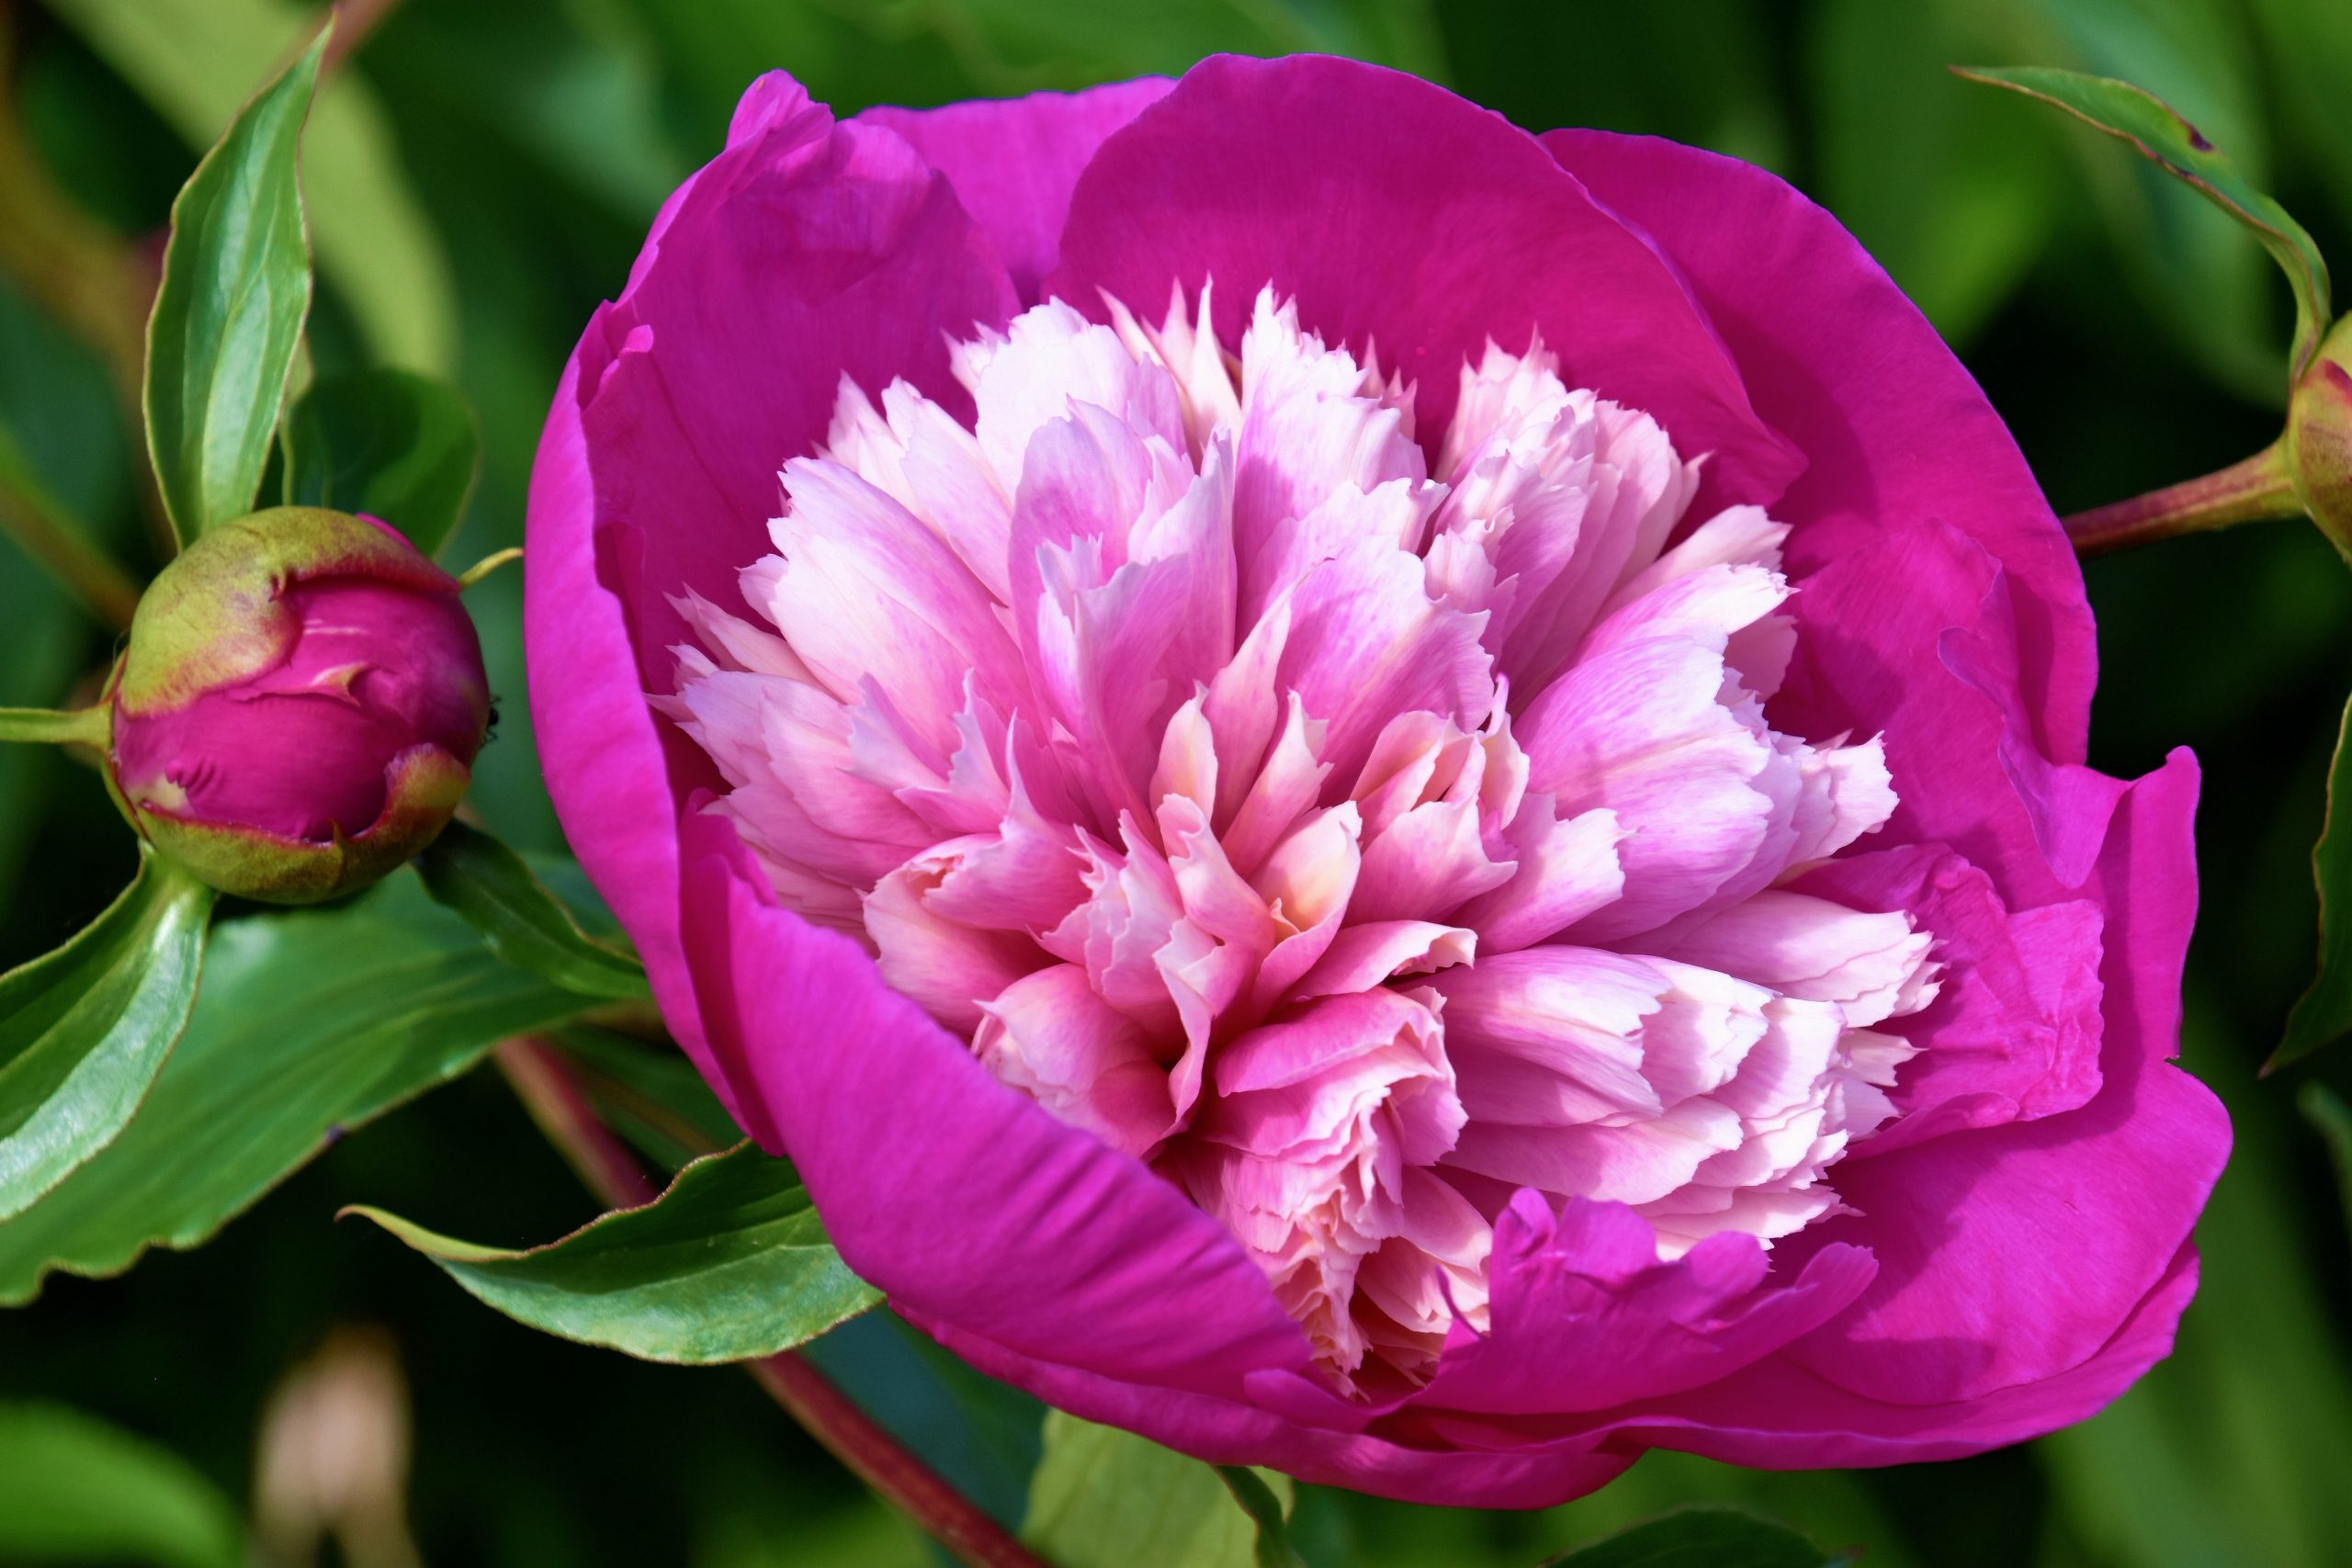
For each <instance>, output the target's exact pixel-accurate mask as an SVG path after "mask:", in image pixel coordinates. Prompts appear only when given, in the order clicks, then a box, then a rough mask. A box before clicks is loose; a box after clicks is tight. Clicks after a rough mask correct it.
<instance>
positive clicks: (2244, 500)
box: [2066, 442, 2303, 556]
mask: <svg viewBox="0 0 2352 1568" xmlns="http://www.w3.org/2000/svg"><path fill="white" fill-rule="evenodd" d="M2302 510H2303V504H2302V502H2301V500H2300V499H2299V498H2298V497H2297V496H2296V494H2295V479H2294V475H2293V474H2292V473H2291V472H2290V471H2289V469H2288V467H2287V454H2286V448H2285V446H2284V444H2283V443H2280V442H2274V443H2272V444H2271V445H2270V446H2266V447H2264V448H2263V449H2262V450H2261V451H2259V452H2256V454H2255V455H2254V456H2253V457H2248V458H2247V459H2246V460H2245V461H2244V462H2242V463H2233V464H2231V465H2230V466H2229V467H2228V468H2223V469H2222V470H2221V471H2220V472H2219V473H2211V474H2207V475H2206V476H2205V477H2204V478H2202V479H2188V480H2185V481H2184V482H2182V483H2180V484H2177V485H2167V486H2165V488H2164V489H2163V490H2152V491H2149V492H2148V493H2147V494H2145V495H2135V496H2133V497H2132V498H2131V500H2129V501H2119V502H2114V503H2113V504H2112V505H2109V506H2099V507H2094V508H2092V509H2091V510H2090V511H2088V512H2077V513H2075V514H2074V515H2073V516H2071V517H2069V518H2067V519H2066V537H2067V538H2069V539H2071V540H2073V541H2074V545H2075V553H2076V554H2077V555H2085V556H2098V555H2105V554H2107V553H2108V552H2109V551H2110V550H2121V549H2128V548H2130V547H2131V546H2133V545H2146V544H2153V543H2154V542H2155V541H2156V540H2158V539H2170V538H2176V537H2177V536H2180V535H2183V534H2199V533H2207V532H2210V531H2211V530H2212V529H2215V528H2228V527H2233V526H2234V525H2237V524H2240V523H2260V522H2264V521H2267V520H2268V519H2270V518H2274V517H2295V516H2300V515H2301V513H2302Z"/></svg>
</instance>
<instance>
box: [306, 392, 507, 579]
mask: <svg viewBox="0 0 2352 1568" xmlns="http://www.w3.org/2000/svg"><path fill="white" fill-rule="evenodd" d="M480 466H481V435H480V434H478V433H477V432H476V431H475V429H474V416H473V412H472V411H471V410H470V409H469V408H468V407H467V406H466V400H464V399H463V398H461V397H459V396H458V394H457V392H456V391H454V390H453V389H450V388H448V387H446V386H443V385H442V384H441V383H440V382H438V381H435V380H434V379H433V378H430V377H427V376H420V375H417V374H416V373H415V372H414V371H411V370H390V369H378V370H358V371H354V372H352V373H350V374H348V375H344V376H330V377H328V378H324V379H323V380H321V381H318V382H315V383H313V384H312V386H311V389H310V390H309V391H307V392H305V393H303V394H302V397H301V400H300V401H298V402H297V403H295V405H294V409H293V412H291V413H289V414H288V415H287V417H286V503H287V504H288V506H331V507H333V508H334V510H336V511H337V512H364V513H368V515H369V516H371V517H380V518H382V519H383V520H384V521H385V522H387V523H389V524H390V525H392V526H393V527H395V528H398V529H399V530H400V531H401V533H403V534H405V535H407V536H408V540H409V543H411V544H413V545H414V546H415V547H417V548H418V549H420V550H423V551H424V553H425V554H426V555H428V556H429V555H433V554H435V553H436V552H437V551H438V550H439V549H440V548H441V546H442V544H443V543H444V542H445V541H446V540H447V538H448V537H449V536H450V535H451V534H452V533H454V532H456V530H457V526H458V518H459V517H461V516H463V515H464V514H465V510H466V498H467V497H468V496H469V495H470V494H471V493H472V491H473V488H474V474H475V471H476V469H477V468H479V467H480Z"/></svg>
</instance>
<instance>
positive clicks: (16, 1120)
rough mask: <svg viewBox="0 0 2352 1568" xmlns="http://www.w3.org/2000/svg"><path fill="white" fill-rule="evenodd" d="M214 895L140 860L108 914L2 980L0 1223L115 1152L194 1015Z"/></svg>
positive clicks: (145, 856) (148, 855)
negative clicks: (111, 1148) (112, 1147)
mask: <svg viewBox="0 0 2352 1568" xmlns="http://www.w3.org/2000/svg"><path fill="white" fill-rule="evenodd" d="M212 897H213V895H212V889H210V888H209V887H207V886H204V885H203V884H202V883H200V882H198V881H196V880H195V879H193V878H192V877H190V876H188V875H187V874H186V873H185V872H181V871H178V870H176V869H175V868H174V867H172V866H171V865H170V864H168V863H165V862H163V861H160V860H158V859H156V858H155V856H154V855H153V853H152V852H147V851H144V850H142V851H141V854H140V859H139V874H138V875H137V877H135V878H134V879H133V880H132V882H131V884H130V886H129V887H127V888H125V889H124V890H123V893H122V896H121V897H119V898H117V899H116V900H115V901H114V902H113V904H111V905H109V906H108V907H107V911H106V913H104V914H102V915H100V916H99V917H98V918H97V919H96V921H94V922H92V923H91V924H90V925H89V926H88V927H86V928H85V929H84V930H83V931H81V932H80V933H79V934H77V935H76V936H75V937H74V939H73V940H72V941H71V942H67V943H66V944H65V945H64V946H63V947H61V948H59V949H58V950H57V951H56V952H54V953H44V954H42V955H41V956H40V957H39V958H36V959H34V960H33V961H32V962H31V963H29V964H25V965H23V966H22V967H20V968H17V969H12V970H10V971H9V972H8V973H7V974H6V975H0V1219H5V1218H6V1216H8V1215H10V1214H16V1213H22V1212H23V1211H24V1210H25V1209H26V1208H28V1207H29V1206H30V1205H31V1204H32V1203H34V1202H35V1201H38V1200H39V1199H40V1195H41V1194H42V1193H44V1192H47V1191H48V1190H50V1189H51V1188H53V1187H55V1186H56V1185H57V1184H58V1183H59V1182H61V1181H62V1180H64V1179H65V1178H66V1176H67V1174H68V1173H70V1172H71V1171H73V1170H74V1168H75V1167H77V1166H79V1165H81V1164H83V1163H84V1162H85V1161H86V1160H88V1159H89V1158H91V1156H94V1155H96V1153H97V1152H98V1151H99V1150H101V1149H103V1148H105V1147H106V1146H107V1145H108V1144H109V1143H111V1142H113V1140H114V1138H115V1136H116V1134H119V1133H120V1132H121V1131H122V1129H123V1125H124V1123H126V1122H129V1121H130V1117H131V1112H132V1111H136V1110H137V1109H138V1107H139V1101H140V1098H141V1096H142V1095H144V1094H145V1093H146V1092H147V1088H148V1085H150V1084H152V1083H153V1082H154V1080H155V1073H156V1069H158V1068H159V1067H161V1066H163V1065H164V1057H165V1056H166V1055H170V1053H171V1049H172V1043H173V1042H174V1041H175V1040H177V1039H178V1038H179V1037H180V1032H181V1031H182V1030H183V1029H185V1028H186V1027H187V1020H188V1010H189V1009H190V1008H192V1007H193V1006H194V1005H195V1003H196V975H197V969H198V965H199V964H202V962H203V959H204V927H205V919H206V917H207V916H208V915H209V914H210V912H211V909H212Z"/></svg>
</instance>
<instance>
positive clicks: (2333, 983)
mask: <svg viewBox="0 0 2352 1568" xmlns="http://www.w3.org/2000/svg"><path fill="white" fill-rule="evenodd" d="M2347 737H2352V702H2347V703H2346V705H2345V708H2344V717H2343V718H2342V719H2341V720H2340V721H2339V722H2338V723H2337V725H2336V730H2335V757H2334V759H2333V760H2332V761H2330V762H2329V763H2328V766H2327V817H2326V818H2325V820H2324V824H2323V825H2322V827H2321V828H2320V830H2319V842H2318V843H2317V844H2315V845H2313V846H2312V881H2314V882H2315V883H2317V884H2318V885H2319V972H2318V973H2317V974H2316V975H2314V976H2312V983H2311V987H2310V988H2309V989H2308V990H2306V991H2304V992H2303V994H2302V997H2301V999H2300V1000H2298V1001H2297V1002H2296V1003H2295V1010H2294V1011H2292V1012H2290V1013H2289V1014H2288V1015H2287V1037H2286V1038H2285V1039H2284V1040H2282V1041H2280V1042H2279V1043H2278V1049H2277V1050H2276V1051H2273V1052H2272V1053H2271V1054H2270V1060H2269V1061H2267V1062H2266V1063H2264V1064H2263V1066H2262V1070H2263V1072H2264V1073H2266V1074H2268V1073H2275V1072H2277V1071H2278V1069H2279V1068H2280V1067H2283V1066H2287V1065H2288V1064H2290V1063H2291V1062H2300V1061H2301V1060H2302V1059H2303V1058H2304V1057H2306V1056H2308V1055H2311V1054H2312V1052H2314V1051H2317V1050H2320V1049H2321V1048H2323V1047H2324V1046H2327V1045H2330V1044H2333V1043H2335V1041H2337V1040H2340V1039H2342V1038H2343V1037H2344V1036H2345V1035H2346V1033H2347V1032H2352V761H2347V760H2346V759H2347V753H2352V748H2347V747H2346V743H2345V742H2346V738H2347Z"/></svg>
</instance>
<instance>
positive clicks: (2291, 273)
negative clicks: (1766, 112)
mask: <svg viewBox="0 0 2352 1568" xmlns="http://www.w3.org/2000/svg"><path fill="white" fill-rule="evenodd" d="M1951 73H1952V74H1953V75H1955V76H1959V77H1961V78H1962V79H1963V80H1965V81H1970V82H1981V83H1984V84H1985V85H1987V86H1992V87H2001V88H2005V89H2007V91H2009V92H2012V93H2019V94H2022V95H2024V96H2027V97H2030V98H2039V99H2041V101H2042V102H2043V103H2046V104H2054V105H2056V106H2057V107H2060V108H2062V109H2064V110H2065V111H2066V112H2067V113H2068V114H2071V115H2073V116H2074V117H2075V118H2077V119H2080V120H2082V121H2084V122H2086V124H2089V125H2092V126H2095V127H2097V128H2098V130H2103V131H2105V132H2106V133H2107V134H2108V135H2109V136H2112V137H2115V138H2117V139H2118V140H2120V141H2128V142H2130V143H2131V145H2132V146H2133V147H2135V148H2137V149H2138V150H2139V151H2140V152H2141V153H2142V154H2143V156H2145V157H2147V158H2149V159H2151V160H2153V161H2154V163H2155V164H2157V166H2158V167H2160V168H2162V169H2163V170H2164V171H2165V173H2166V174H2168V175H2172V176H2173V177H2174V178H2176V179H2178V180H2181V181H2183V182H2185V183H2186V184H2188V185H2189V186H2193V187H2195V188H2196V190H2197V191H2198V192H2199V194H2201V195H2202V196H2204V197H2205V198H2206V199H2207V200H2209V201H2211V202H2212V203H2213V205H2215V206H2216V207H2219V208H2220V209H2222V211H2224V212H2226V213H2228V214H2229V215H2230V216H2231V217H2233V218H2234V219H2236V220H2238V221H2239V222H2241V223H2243V224H2245V226H2246V227H2247V228H2249V229H2251V230H2252V231H2254V233H2255V237H2256V239H2258V240H2260V241H2261V242H2262V245H2263V248H2264V249H2265V250H2267V251H2268V252H2269V253H2270V256H2271V259H2272V260H2274V261H2276V262H2277V263H2278V266H2279V270H2281V271H2282V272H2284V273H2285V274H2286V275H2287V282H2288V284H2289V286H2290V288H2292V289H2293V290H2294V295H2295V343H2294V352H2293V355H2291V358H2290V368H2289V372H2288V380H2289V382H2290V384H2292V383H2293V382H2294V381H2295V380H2296V379H2297V378H2300V377H2301V375H2302V373H2303V370H2304V367H2307V366H2308V365H2310V363H2311V361H2312V355H2314V354H2316V353H2317V352H2318V351H2319V342H2320V338H2321V337H2322V336H2323V335H2324V333H2326V331H2327V328H2328V323H2329V321H2330V320H2331V319H2332V318H2331V310H2332V307H2331V305H2330V302H2329V288H2328V276H2327V263H2326V262H2325V261H2324V259H2323V258H2322V257H2321V255H2320V253H2319V246H2318V244H2317V243H2315V242H2314V241H2313V240H2312V237H2311V235H2310V233H2309V232H2308V231H2305V230H2304V228H2303V226H2302V225H2301V224H2300V223H2298V222H2296V221H2295V220H2294V219H2293V218H2292V217H2290V215H2289V214H2288V211H2287V209H2285V208H2283V207H2281V206H2279V205H2278V202H2276V201H2274V200H2272V199H2271V197H2269V196H2268V195H2267V194H2266V193H2265V192H2263V191H2262V190H2261V189H2260V188H2258V187H2257V186H2256V185H2255V184H2254V183H2253V182H2252V181H2250V180H2248V179H2247V178H2246V177H2245V175H2243V174H2241V173H2239V172H2238V169H2237V166H2236V165H2235V164H2232V163H2231V162H2230V160H2229V159H2228V157H2227V156H2225V155H2224V154H2223V153H2222V151H2221V150H2220V149H2219V148H2217V147H2215V146H2214V145H2213V143H2212V142H2211V141H2210V140H2208V139H2207V137H2206V136H2205V134H2204V133H2203V132H2202V131H2200V130H2198V129H2197V127H2196V126H2194V125H2192V124H2190V123H2189V121H2188V118H2187V117H2186V116H2184V115H2182V114H2181V113H2180V112H2179V111H2178V110H2177V109H2175V108H2174V107H2172V106H2171V105H2170V104H2167V103H2165V101H2164V100H2163V99H2162V98H2159V97H2157V96H2155V95H2154V93H2151V92H2149V91H2147V90H2146V89H2145V88H2143V87H2135V86H2133V85H2131V83H2129V82H2118V81H2115V80H2113V79H2111V78H2109V77H2105V76H2093V75H2089V74H2087V73H2084V72H2080V71H2062V70H2059V69H2057V68H2055V67H2053V66H2045V65H2018V66H1994V65H1954V66H1952V67H1951Z"/></svg>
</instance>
